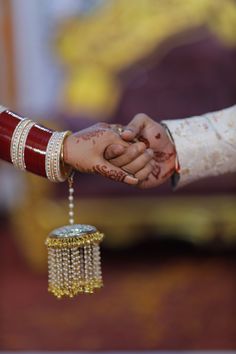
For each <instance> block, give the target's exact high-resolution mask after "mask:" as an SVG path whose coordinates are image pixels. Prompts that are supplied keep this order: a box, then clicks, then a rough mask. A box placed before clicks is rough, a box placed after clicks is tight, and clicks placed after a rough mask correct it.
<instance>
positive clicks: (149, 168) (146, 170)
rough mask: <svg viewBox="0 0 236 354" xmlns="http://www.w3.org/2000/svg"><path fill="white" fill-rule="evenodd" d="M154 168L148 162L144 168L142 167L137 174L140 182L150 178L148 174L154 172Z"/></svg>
mask: <svg viewBox="0 0 236 354" xmlns="http://www.w3.org/2000/svg"><path fill="white" fill-rule="evenodd" d="M152 169H153V167H152V165H151V164H150V163H148V164H147V165H146V166H145V167H144V168H142V169H141V170H140V171H138V172H137V173H136V174H135V177H136V178H138V180H139V183H140V182H141V181H144V180H146V179H147V178H148V176H149V175H150V174H151V173H152Z"/></svg>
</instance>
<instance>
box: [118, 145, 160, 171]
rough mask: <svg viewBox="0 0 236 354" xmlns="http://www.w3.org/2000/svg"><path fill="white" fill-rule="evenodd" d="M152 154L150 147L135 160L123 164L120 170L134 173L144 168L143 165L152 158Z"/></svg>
mask: <svg viewBox="0 0 236 354" xmlns="http://www.w3.org/2000/svg"><path fill="white" fill-rule="evenodd" d="M153 156H154V153H153V151H152V149H148V150H145V151H144V153H143V154H142V155H140V156H139V157H137V158H136V159H135V160H133V161H132V162H130V163H129V164H127V165H125V166H122V170H124V171H126V172H128V173H131V174H133V175H134V174H136V173H137V172H138V171H140V170H142V169H144V168H145V166H146V165H147V164H148V163H149V162H150V161H151V160H152V158H153Z"/></svg>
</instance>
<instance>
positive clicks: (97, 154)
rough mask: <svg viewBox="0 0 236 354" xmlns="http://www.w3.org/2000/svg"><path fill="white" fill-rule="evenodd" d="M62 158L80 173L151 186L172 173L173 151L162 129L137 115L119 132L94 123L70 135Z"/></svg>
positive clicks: (113, 127) (146, 117) (144, 117)
mask: <svg viewBox="0 0 236 354" xmlns="http://www.w3.org/2000/svg"><path fill="white" fill-rule="evenodd" d="M64 159H65V162H66V163H68V164H70V165H71V166H73V167H74V168H75V169H77V170H79V171H81V172H87V173H98V174H100V175H102V176H104V177H108V178H110V179H112V180H115V181H119V182H124V183H127V184H131V185H137V186H138V187H140V188H151V187H155V186H158V185H160V184H162V183H163V182H165V181H166V180H167V179H168V178H169V177H170V176H171V175H172V174H173V172H174V171H175V160H176V152H175V147H174V145H173V143H172V142H171V140H170V139H169V136H168V134H167V133H166V130H165V128H164V127H163V126H162V125H161V124H159V123H157V122H155V121H153V120H152V119H151V118H149V117H148V116H147V115H145V114H138V115H136V116H135V117H134V118H133V120H132V121H131V122H130V123H129V124H128V125H127V126H126V127H124V128H123V131H122V132H119V129H117V126H116V125H109V124H107V123H98V124H95V125H93V126H91V127H89V128H87V129H84V130H81V131H79V132H77V133H74V134H72V135H70V136H69V137H68V138H67V139H66V141H65V145H64Z"/></svg>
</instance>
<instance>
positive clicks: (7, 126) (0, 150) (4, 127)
mask: <svg viewBox="0 0 236 354" xmlns="http://www.w3.org/2000/svg"><path fill="white" fill-rule="evenodd" d="M22 119H23V118H22V117H20V116H18V115H17V114H15V113H13V112H11V111H8V110H6V111H3V112H2V113H1V114H0V159H3V160H5V161H8V162H11V153H10V148H11V139H12V135H13V132H14V130H15V128H16V126H17V125H18V123H19V122H20V121H21V120H22Z"/></svg>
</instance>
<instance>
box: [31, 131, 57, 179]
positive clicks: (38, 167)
mask: <svg viewBox="0 0 236 354" xmlns="http://www.w3.org/2000/svg"><path fill="white" fill-rule="evenodd" d="M52 133H53V132H52V130H49V129H47V128H44V127H42V126H39V125H35V126H33V127H32V128H31V130H30V132H29V135H28V137H27V140H26V144H25V165H26V169H27V170H28V171H30V172H33V173H36V174H37V175H40V176H43V177H47V176H46V171H45V156H46V150H47V145H48V141H49V139H50V137H51V135H52Z"/></svg>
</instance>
